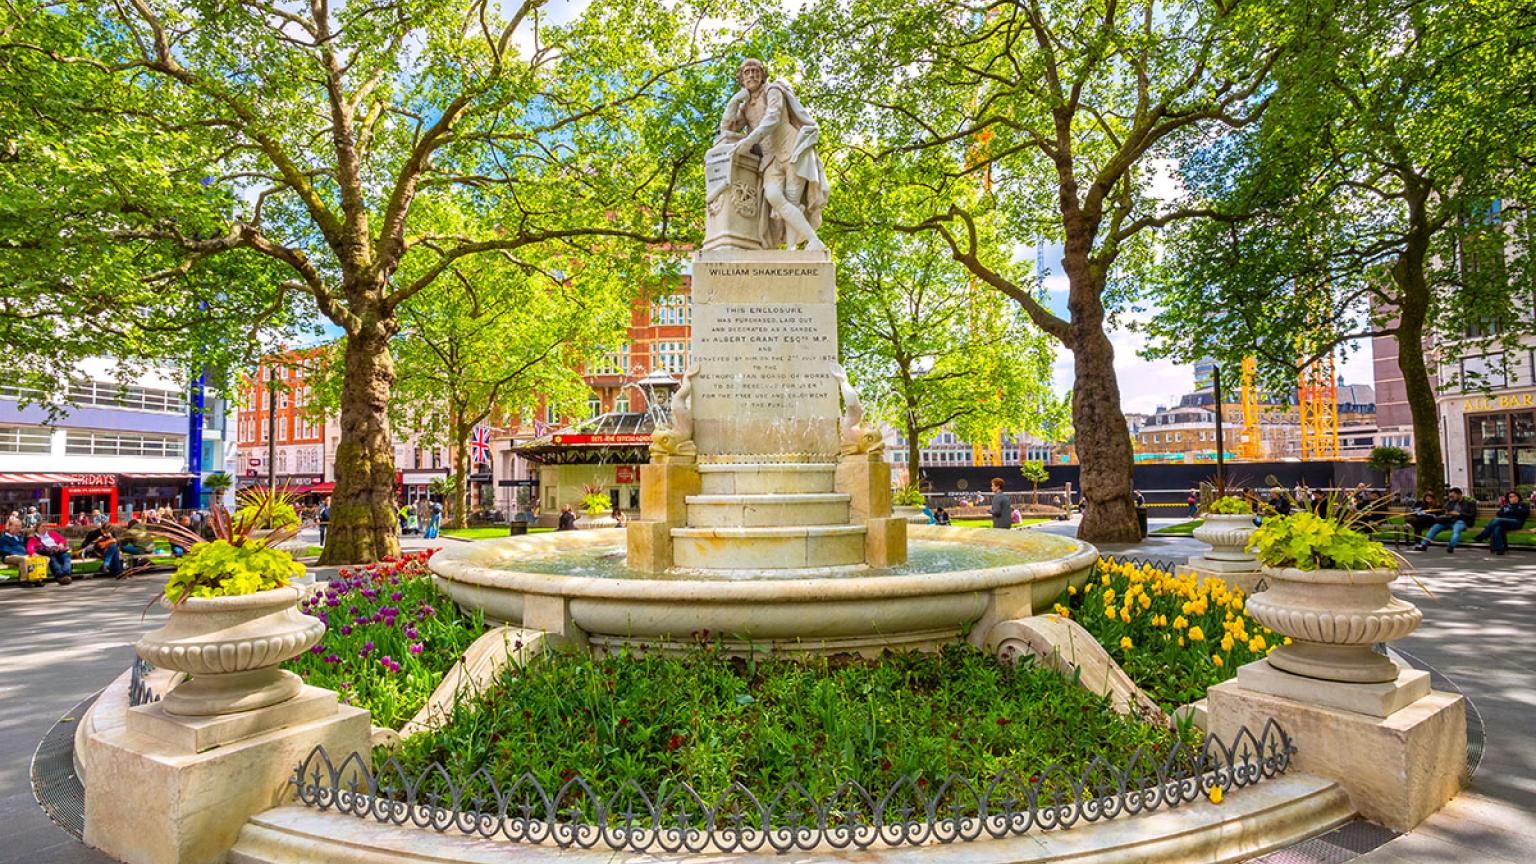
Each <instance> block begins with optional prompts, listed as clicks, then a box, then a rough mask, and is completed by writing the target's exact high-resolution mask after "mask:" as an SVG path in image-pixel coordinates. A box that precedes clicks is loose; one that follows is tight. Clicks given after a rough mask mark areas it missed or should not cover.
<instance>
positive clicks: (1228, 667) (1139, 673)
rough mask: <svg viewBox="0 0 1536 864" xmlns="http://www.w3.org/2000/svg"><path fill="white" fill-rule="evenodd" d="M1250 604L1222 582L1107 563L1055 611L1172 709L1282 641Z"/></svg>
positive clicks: (1063, 598) (1110, 560) (1070, 591)
mask: <svg viewBox="0 0 1536 864" xmlns="http://www.w3.org/2000/svg"><path fill="white" fill-rule="evenodd" d="M1245 599H1246V595H1244V594H1243V592H1242V591H1241V590H1239V589H1236V588H1229V587H1228V586H1227V584H1226V583H1225V582H1223V581H1222V580H1221V579H1219V578H1213V579H1207V580H1206V581H1205V582H1204V583H1203V584H1197V582H1196V579H1195V577H1194V575H1193V574H1187V575H1184V576H1175V575H1174V574H1172V573H1169V572H1168V571H1166V570H1158V569H1156V568H1154V567H1151V566H1149V565H1146V564H1133V563H1130V562H1122V561H1116V560H1115V559H1114V558H1101V559H1099V563H1098V566H1097V568H1096V569H1095V571H1094V574H1093V577H1092V578H1091V579H1089V580H1088V584H1087V585H1085V586H1084V587H1083V590H1081V591H1079V590H1078V589H1076V588H1072V587H1069V588H1068V589H1067V591H1066V592H1065V593H1064V594H1062V596H1061V597H1060V598H1059V600H1058V601H1057V604H1056V613H1057V614H1059V615H1064V616H1066V617H1069V618H1071V619H1072V620H1074V621H1076V622H1078V623H1079V624H1081V625H1083V627H1084V628H1086V629H1087V630H1088V632H1089V633H1092V634H1093V636H1094V638H1096V639H1097V640H1098V641H1099V643H1100V644H1102V645H1103V646H1104V648H1105V650H1107V651H1108V652H1109V656H1110V657H1112V658H1114V660H1115V662H1116V663H1119V664H1120V667H1121V668H1122V669H1124V670H1125V672H1126V674H1127V675H1129V676H1131V680H1133V681H1135V682H1136V685H1137V686H1138V687H1140V688H1141V689H1142V690H1143V691H1144V692H1145V693H1146V694H1147V695H1148V696H1151V697H1152V698H1153V699H1154V700H1156V701H1157V702H1158V704H1160V705H1162V706H1163V707H1164V708H1167V709H1172V708H1176V707H1178V706H1180V705H1184V704H1187V703H1189V702H1193V701H1195V700H1197V699H1201V698H1204V696H1205V691H1206V690H1207V689H1209V688H1210V687H1211V685H1213V684H1219V683H1221V682H1222V681H1225V680H1227V679H1228V678H1231V677H1232V676H1233V675H1236V674H1237V667H1239V666H1241V665H1243V664H1244V663H1248V662H1251V661H1253V660H1257V659H1259V658H1260V657H1263V656H1265V655H1266V654H1268V653H1269V652H1270V651H1273V650H1274V649H1275V646H1276V645H1277V644H1281V642H1282V639H1283V637H1280V636H1277V635H1276V634H1275V633H1273V632H1271V631H1270V630H1269V628H1267V627H1265V626H1263V625H1262V624H1260V623H1258V622H1257V621H1255V620H1253V619H1252V618H1250V617H1248V615H1247V614H1246V613H1245V612H1244V611H1243V603H1244V600H1245ZM1283 641H1285V642H1288V641H1290V640H1289V639H1283Z"/></svg>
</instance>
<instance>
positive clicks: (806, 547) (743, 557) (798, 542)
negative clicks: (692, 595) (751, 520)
mask: <svg viewBox="0 0 1536 864" xmlns="http://www.w3.org/2000/svg"><path fill="white" fill-rule="evenodd" d="M672 561H673V564H674V565H675V566H677V567H681V568H685V569H689V570H792V569H799V568H802V567H842V566H847V565H851V564H861V563H863V561H864V526H863V525H802V526H789V527H771V528H770V527H751V528H673V529H672Z"/></svg>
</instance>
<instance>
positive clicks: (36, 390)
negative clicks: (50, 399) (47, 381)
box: [0, 384, 47, 402]
mask: <svg viewBox="0 0 1536 864" xmlns="http://www.w3.org/2000/svg"><path fill="white" fill-rule="evenodd" d="M46 395H47V394H46V391H44V390H43V389H42V388H41V387H24V386H22V385H20V384H0V399H15V400H16V401H17V402H41V401H43V398H44V396H46Z"/></svg>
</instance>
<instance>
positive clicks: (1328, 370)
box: [1296, 351, 1339, 460]
mask: <svg viewBox="0 0 1536 864" xmlns="http://www.w3.org/2000/svg"><path fill="white" fill-rule="evenodd" d="M1336 381H1337V379H1336V378H1335V377H1334V366H1333V352H1332V351H1329V352H1328V353H1327V354H1324V355H1323V356H1321V357H1319V358H1318V359H1316V360H1314V361H1313V362H1311V363H1308V364H1307V365H1306V366H1303V367H1302V369H1301V383H1300V387H1298V388H1297V394H1296V395H1297V397H1298V402H1299V413H1300V419H1301V458H1302V459H1305V460H1313V459H1337V458H1339V388H1338V384H1337V383H1336Z"/></svg>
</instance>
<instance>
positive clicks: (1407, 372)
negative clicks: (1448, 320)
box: [1397, 303, 1445, 498]
mask: <svg viewBox="0 0 1536 864" xmlns="http://www.w3.org/2000/svg"><path fill="white" fill-rule="evenodd" d="M1425 311H1426V310H1425V309H1424V307H1423V306H1422V305H1421V304H1416V303H1409V304H1406V305H1404V306H1403V307H1402V308H1401V309H1399V310H1398V316H1399V317H1398V328H1397V368H1398V370H1399V371H1401V372H1402V374H1403V391H1404V393H1405V394H1406V396H1407V399H1408V411H1409V413H1410V414H1412V416H1413V461H1414V463H1415V467H1416V469H1417V477H1416V479H1415V481H1414V490H1415V494H1416V495H1417V497H1419V498H1423V497H1424V493H1426V492H1433V493H1435V494H1436V495H1440V494H1442V493H1443V492H1444V491H1445V488H1444V487H1445V454H1443V453H1442V452H1441V451H1440V412H1439V410H1438V408H1437V406H1436V405H1435V390H1434V387H1433V386H1431V385H1430V383H1429V367H1428V365H1427V364H1426V363H1425V362H1424V318H1425Z"/></svg>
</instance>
